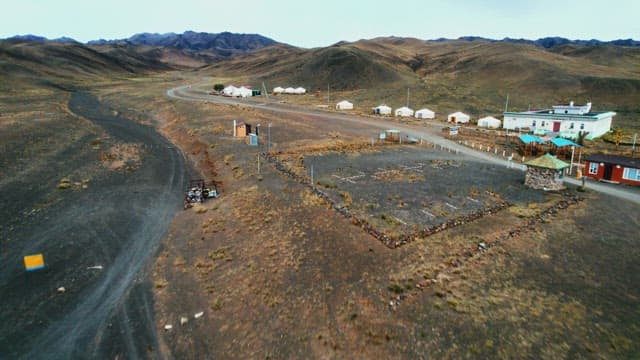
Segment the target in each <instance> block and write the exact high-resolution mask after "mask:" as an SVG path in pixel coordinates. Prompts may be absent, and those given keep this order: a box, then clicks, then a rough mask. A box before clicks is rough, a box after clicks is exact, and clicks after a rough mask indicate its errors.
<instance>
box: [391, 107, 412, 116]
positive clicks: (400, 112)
mask: <svg viewBox="0 0 640 360" xmlns="http://www.w3.org/2000/svg"><path fill="white" fill-rule="evenodd" d="M395 115H396V116H401V117H406V116H413V110H412V109H410V108H408V107H406V106H403V107H401V108H397V109H396V112H395Z"/></svg>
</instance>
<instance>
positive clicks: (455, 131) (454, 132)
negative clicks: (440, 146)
mask: <svg viewBox="0 0 640 360" xmlns="http://www.w3.org/2000/svg"><path fill="white" fill-rule="evenodd" d="M449 135H451V136H453V135H458V128H457V127H451V128H449Z"/></svg>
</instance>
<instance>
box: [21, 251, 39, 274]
mask: <svg viewBox="0 0 640 360" xmlns="http://www.w3.org/2000/svg"><path fill="white" fill-rule="evenodd" d="M24 269H25V270H27V271H35V270H40V269H44V256H42V254H35V255H28V256H25V257H24Z"/></svg>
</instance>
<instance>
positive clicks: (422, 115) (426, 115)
mask: <svg viewBox="0 0 640 360" xmlns="http://www.w3.org/2000/svg"><path fill="white" fill-rule="evenodd" d="M435 117H436V113H434V112H433V111H431V110H429V109H427V108H425V109H420V110H418V111H416V118H418V119H433V118H435Z"/></svg>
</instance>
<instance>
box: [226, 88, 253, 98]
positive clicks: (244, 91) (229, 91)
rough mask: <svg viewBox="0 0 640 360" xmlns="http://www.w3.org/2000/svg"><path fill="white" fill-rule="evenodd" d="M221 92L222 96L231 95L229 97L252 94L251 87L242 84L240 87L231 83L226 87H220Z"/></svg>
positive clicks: (244, 96)
mask: <svg viewBox="0 0 640 360" xmlns="http://www.w3.org/2000/svg"><path fill="white" fill-rule="evenodd" d="M222 94H223V95H224V96H231V97H243V98H246V97H250V96H252V95H253V91H251V89H249V88H246V87H244V86H241V87H239V88H238V87H235V86H233V85H229V86H227V87H226V88H224V89H222Z"/></svg>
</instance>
